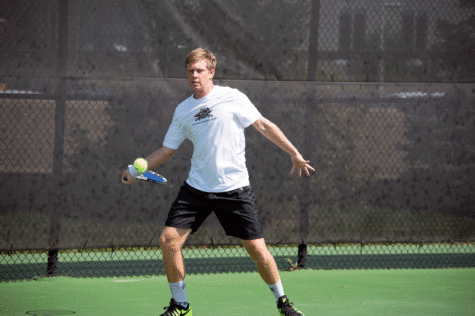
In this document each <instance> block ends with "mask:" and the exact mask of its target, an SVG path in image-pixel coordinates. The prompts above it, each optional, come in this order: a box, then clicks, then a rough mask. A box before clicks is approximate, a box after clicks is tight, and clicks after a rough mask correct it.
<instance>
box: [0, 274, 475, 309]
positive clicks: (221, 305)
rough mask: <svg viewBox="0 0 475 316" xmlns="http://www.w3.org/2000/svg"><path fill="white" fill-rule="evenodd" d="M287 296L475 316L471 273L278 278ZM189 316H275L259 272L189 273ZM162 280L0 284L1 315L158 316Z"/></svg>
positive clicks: (344, 305)
mask: <svg viewBox="0 0 475 316" xmlns="http://www.w3.org/2000/svg"><path fill="white" fill-rule="evenodd" d="M281 277H282V280H283V283H284V287H285V291H286V294H287V295H288V296H289V297H290V298H291V300H292V301H293V302H294V303H295V305H296V306H298V308H299V309H301V310H302V311H303V312H304V313H305V315H306V316H309V315H475V291H474V289H475V287H474V281H475V269H473V268H466V269H414V270H409V269H404V270H401V269H396V270H297V271H292V272H287V271H282V272H281ZM186 281H187V293H188V299H189V300H190V302H191V303H192V306H193V311H194V315H206V316H213V315H220V316H222V315H236V316H237V315H239V316H241V315H262V316H267V315H276V314H277V311H274V310H275V306H274V302H273V296H272V294H271V293H270V291H269V289H268V288H267V286H265V284H263V282H262V281H261V279H260V277H259V275H258V274H257V273H228V274H197V275H196V274H195V275H189V276H188V277H187V279H186ZM169 297H170V293H169V288H168V284H167V282H166V278H165V277H164V276H151V277H130V278H128V277H120V278H71V277H57V278H39V279H38V280H32V281H23V282H8V283H0V306H1V307H0V315H12V316H13V315H68V314H72V313H73V312H74V314H76V315H89V316H95V315H101V316H103V315H160V314H161V313H162V311H163V310H162V308H163V307H164V306H166V305H167V304H168V300H169Z"/></svg>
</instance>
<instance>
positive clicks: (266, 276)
mask: <svg viewBox="0 0 475 316" xmlns="http://www.w3.org/2000/svg"><path fill="white" fill-rule="evenodd" d="M242 243H243V244H244V248H246V251H247V253H248V254H249V255H250V256H251V258H252V259H254V261H255V262H256V265H257V271H259V274H260V275H261V278H262V279H263V280H264V281H265V282H266V283H267V284H275V283H277V282H279V280H280V276H279V269H278V268H277V264H276V263H275V260H274V257H273V256H272V255H271V253H270V252H269V250H268V249H267V246H266V243H265V241H264V238H260V239H254V240H243V241H242Z"/></svg>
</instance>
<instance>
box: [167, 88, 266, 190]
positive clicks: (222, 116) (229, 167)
mask: <svg viewBox="0 0 475 316" xmlns="http://www.w3.org/2000/svg"><path fill="white" fill-rule="evenodd" d="M260 117H261V114H260V113H259V111H258V110H257V109H256V107H255V106H254V105H253V104H252V103H251V101H250V100H249V99H248V98H247V96H246V95H245V94H243V93H241V92H240V91H238V90H236V89H233V88H228V87H221V86H214V88H213V90H211V92H210V93H209V94H207V95H206V96H204V97H203V98H200V99H194V98H193V96H190V97H189V98H188V99H186V100H185V101H183V102H182V103H180V104H179V105H178V106H177V108H176V110H175V115H174V116H173V121H172V123H171V125H170V127H169V129H168V132H167V134H166V136H165V140H164V142H163V145H164V146H166V147H168V148H171V149H177V148H178V147H179V146H180V144H181V143H182V142H183V141H184V140H185V138H188V139H189V140H191V142H192V143H193V146H194V151H193V157H192V159H191V170H190V174H189V176H188V179H187V180H186V182H187V183H188V184H189V185H190V186H192V187H194V188H196V189H198V190H200V191H204V192H226V191H231V190H234V189H237V188H239V187H243V186H247V185H249V174H248V171H247V168H246V157H245V146H246V144H245V138H244V129H245V128H246V127H248V126H249V125H251V124H253V123H254V122H255V121H256V120H257V119H258V118H260Z"/></svg>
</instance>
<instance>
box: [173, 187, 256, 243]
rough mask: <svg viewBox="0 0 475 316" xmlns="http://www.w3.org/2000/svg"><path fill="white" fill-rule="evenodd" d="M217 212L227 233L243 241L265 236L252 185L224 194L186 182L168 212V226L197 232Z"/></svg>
mask: <svg viewBox="0 0 475 316" xmlns="http://www.w3.org/2000/svg"><path fill="white" fill-rule="evenodd" d="M211 212H214V213H215V214H216V217H217V218H218V220H219V222H220V223H221V225H222V226H223V228H224V231H225V232H226V235H228V236H233V237H237V238H240V239H243V240H253V239H259V238H262V237H263V234H262V227H261V224H260V223H259V219H258V216H257V207H256V199H255V198H254V194H253V193H252V188H251V187H250V186H247V187H243V188H239V189H236V190H232V191H229V192H222V193H209V192H203V191H200V190H197V189H195V188H193V187H192V186H190V185H188V184H187V183H186V182H185V184H184V185H183V186H182V187H181V188H180V192H179V193H178V196H177V198H176V200H175V202H173V205H172V207H171V209H170V212H169V213H168V218H167V221H166V222H165V226H168V227H175V228H185V229H190V228H191V230H192V233H194V232H196V231H197V230H198V228H199V227H200V226H201V224H203V222H204V221H205V219H206V218H207V217H208V216H209V215H210V214H211Z"/></svg>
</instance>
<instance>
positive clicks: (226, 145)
mask: <svg viewBox="0 0 475 316" xmlns="http://www.w3.org/2000/svg"><path fill="white" fill-rule="evenodd" d="M185 68H186V78H187V80H188V83H189V85H190V87H191V90H192V92H193V95H192V96H190V97H189V98H187V99H186V100H185V101H183V102H182V103H180V104H179V105H178V107H177V108H176V110H175V114H174V117H173V120H172V123H171V125H170V127H169V129H168V132H167V134H166V136H165V140H164V142H163V146H162V147H161V148H160V149H158V150H157V151H155V152H154V153H152V154H151V155H150V156H148V157H147V158H146V160H147V162H148V166H149V169H150V170H151V169H154V168H156V167H158V166H159V165H161V164H162V163H164V162H165V161H166V160H167V159H169V158H170V157H171V156H172V155H173V153H174V152H175V150H176V149H177V148H178V147H179V146H180V144H181V143H182V142H183V141H184V140H185V139H189V140H190V141H191V142H192V143H193V146H194V151H193V156H192V158H191V170H190V173H189V176H188V179H187V180H186V182H185V183H184V184H183V186H182V187H181V188H180V191H179V193H178V196H177V198H176V200H175V202H174V203H173V204H172V206H171V209H170V212H169V213H168V218H167V220H166V223H165V229H164V231H163V233H162V235H161V237H160V246H161V249H162V251H163V263H164V267H165V273H166V275H167V279H168V282H169V285H170V290H171V294H172V299H171V301H170V305H169V306H168V307H165V309H166V312H165V313H164V314H162V316H179V315H187V316H192V311H191V307H190V304H189V303H188V300H187V296H186V288H185V264H184V260H183V255H182V247H183V244H184V243H185V240H186V239H187V237H188V236H189V235H190V234H192V233H194V232H196V231H197V230H198V228H199V227H200V225H201V224H202V223H203V222H204V220H205V219H206V218H207V217H208V215H210V214H211V212H214V213H215V214H216V216H217V218H218V220H219V222H220V223H221V225H222V226H223V228H224V230H225V232H226V235H229V236H234V237H237V238H239V239H241V240H242V243H243V245H244V247H245V249H246V250H247V252H248V253H249V255H250V256H251V257H252V259H254V261H255V262H256V265H257V270H258V271H259V274H260V276H261V277H262V279H263V280H264V281H265V282H266V283H267V284H268V286H269V288H270V290H271V291H272V293H273V294H274V296H275V300H276V302H277V309H278V311H279V314H280V315H286V316H290V315H293V316H297V315H301V316H303V313H302V312H300V311H298V310H297V309H296V308H295V307H294V306H293V304H292V303H290V301H289V300H288V298H287V296H286V295H285V293H284V289H283V286H282V282H281V280H280V276H279V271H278V268H277V265H276V262H275V260H274V258H273V256H272V255H271V254H270V252H269V251H268V249H267V246H266V243H265V241H264V238H263V234H262V228H261V225H260V224H259V219H258V214H257V208H256V200H255V198H254V195H253V192H252V188H251V186H250V183H249V174H248V170H247V168H246V162H245V139H244V129H245V128H246V127H248V126H250V125H252V126H254V128H256V129H257V130H258V131H259V132H260V133H262V135H264V136H265V137H267V138H268V139H270V140H271V141H272V142H274V143H275V144H276V145H278V146H279V147H280V148H281V149H283V150H284V151H285V152H287V153H288V154H289V155H290V158H291V161H292V164H293V166H292V170H291V174H293V173H297V174H298V176H301V175H302V172H304V173H305V174H306V175H307V176H308V175H310V171H315V170H314V169H313V168H312V167H311V166H310V165H309V161H307V160H305V159H304V158H303V157H302V156H301V155H300V153H299V151H298V150H297V149H296V148H295V147H294V146H293V145H292V144H291V143H290V141H289V140H288V139H287V138H286V137H285V135H284V134H283V133H282V131H281V130H280V129H279V128H278V127H277V126H276V125H275V124H273V123H272V122H270V121H269V120H267V119H266V118H264V117H263V116H262V115H261V114H260V113H259V111H258V110H257V109H256V107H255V106H254V105H253V104H252V103H251V101H250V100H249V99H248V98H247V96H246V95H244V94H243V93H241V92H239V91H238V90H236V89H232V88H228V87H221V86H215V85H214V84H213V77H214V74H215V70H216V58H215V57H214V55H213V54H212V53H211V52H210V51H208V50H205V49H201V48H198V49H196V50H194V51H192V52H190V53H189V54H188V56H187V57H186V60H185ZM123 176H126V179H128V180H124V179H122V181H123V182H124V183H125V184H131V183H133V182H135V179H134V178H132V176H131V175H130V173H129V171H128V170H125V171H124V173H123Z"/></svg>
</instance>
